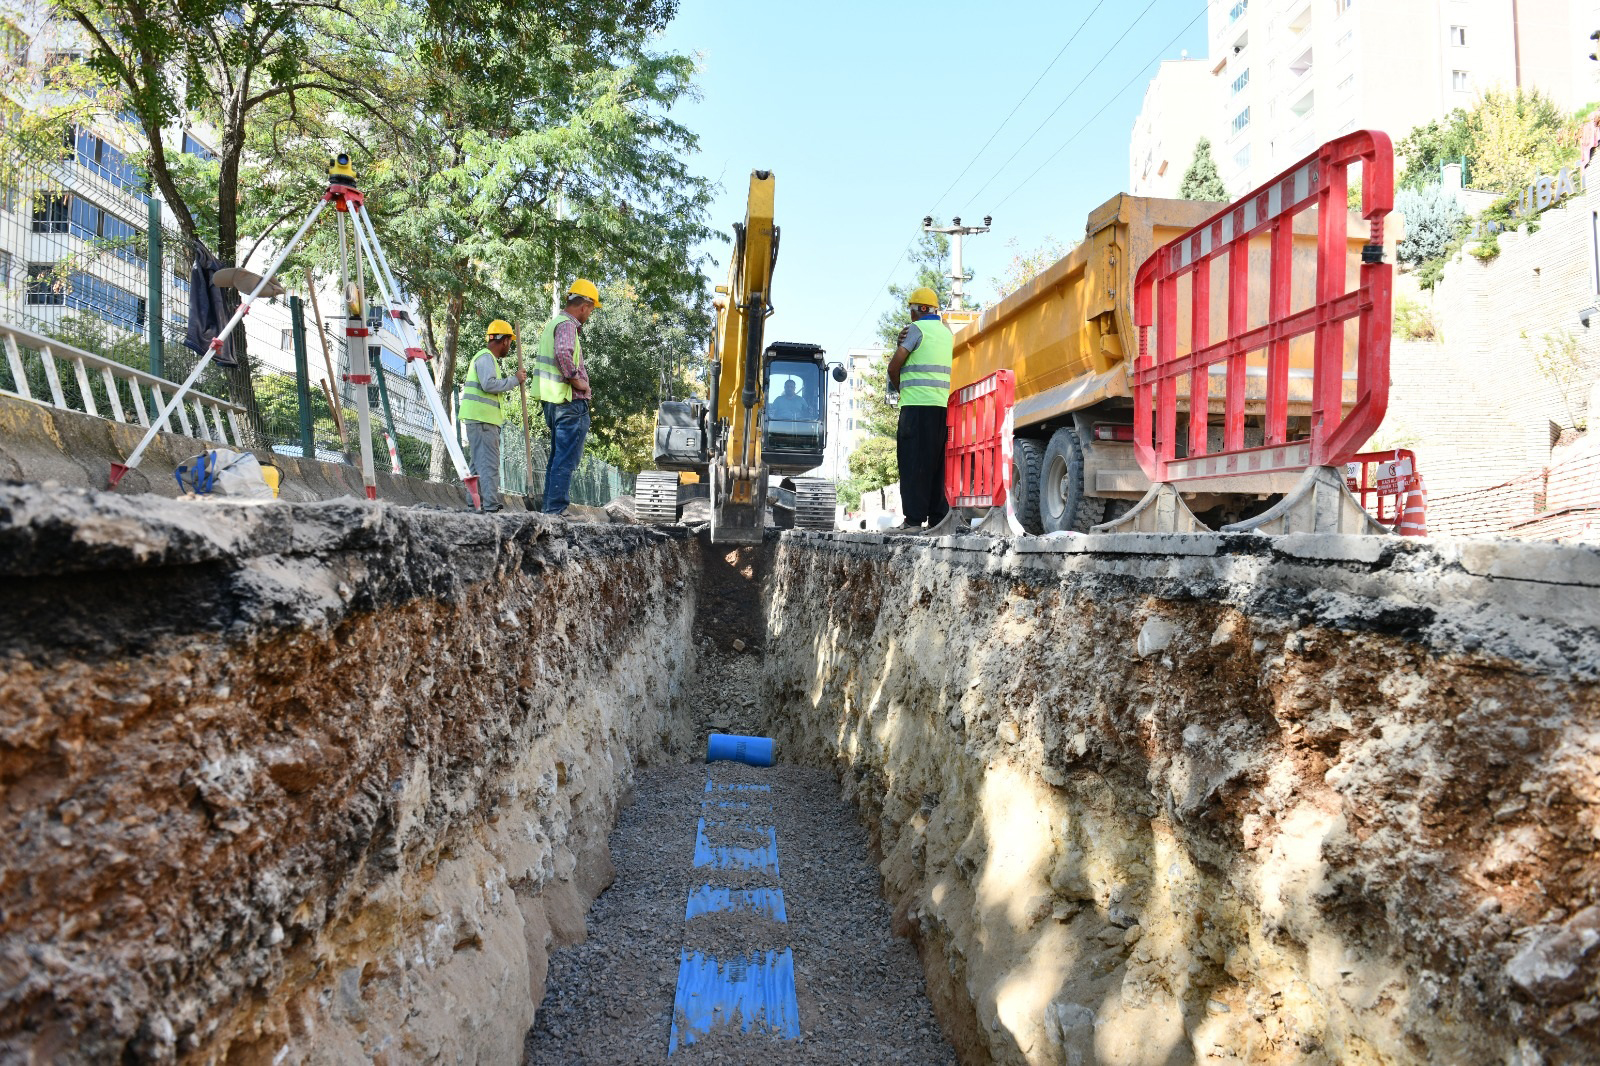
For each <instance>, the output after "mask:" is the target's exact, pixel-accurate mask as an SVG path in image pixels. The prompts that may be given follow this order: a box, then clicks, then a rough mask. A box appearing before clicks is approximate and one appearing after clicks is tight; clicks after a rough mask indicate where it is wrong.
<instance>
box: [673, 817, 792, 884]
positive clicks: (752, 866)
mask: <svg viewBox="0 0 1600 1066" xmlns="http://www.w3.org/2000/svg"><path fill="white" fill-rule="evenodd" d="M708 825H709V827H710V828H712V829H722V828H724V827H727V828H733V829H741V830H744V831H746V832H753V833H756V834H759V835H761V836H765V837H766V838H767V842H766V844H764V845H762V846H761V847H756V848H746V847H740V846H738V845H734V844H718V845H713V844H712V843H711V842H710V841H709V840H707V839H706V829H707V827H708ZM694 865H695V867H696V868H699V867H701V866H709V867H711V868H712V869H714V870H759V871H761V872H762V873H769V874H771V875H772V876H773V877H774V878H776V877H777V876H778V830H777V828H776V827H774V826H770V825H761V826H743V825H734V824H733V823H731V822H711V823H707V822H706V820H705V819H704V818H701V819H700V824H699V826H698V827H697V828H696V829H695V833H694Z"/></svg>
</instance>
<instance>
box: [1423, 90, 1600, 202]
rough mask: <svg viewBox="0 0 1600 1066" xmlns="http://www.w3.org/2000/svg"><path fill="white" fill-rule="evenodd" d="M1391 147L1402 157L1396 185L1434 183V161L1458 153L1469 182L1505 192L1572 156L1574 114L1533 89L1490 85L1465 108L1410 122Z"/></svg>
mask: <svg viewBox="0 0 1600 1066" xmlns="http://www.w3.org/2000/svg"><path fill="white" fill-rule="evenodd" d="M1579 114H1580V115H1587V114H1588V109H1585V110H1583V111H1581V112H1579ZM1395 151H1396V153H1397V154H1398V155H1399V156H1400V157H1401V158H1402V159H1404V160H1405V165H1404V167H1403V168H1402V169H1401V172H1400V177H1399V179H1398V182H1397V184H1398V186H1399V187H1400V188H1405V189H1421V188H1424V187H1425V186H1428V185H1437V184H1438V183H1439V168H1440V167H1442V166H1443V165H1444V164H1446V163H1453V162H1457V161H1459V160H1462V159H1464V160H1466V164H1467V172H1466V175H1465V179H1466V182H1467V185H1468V186H1469V187H1470V188H1474V189H1487V190H1491V191H1494V192H1500V193H1511V192H1513V191H1515V190H1519V189H1521V188H1523V187H1525V186H1526V185H1527V184H1528V183H1529V182H1530V181H1532V180H1533V178H1534V177H1535V176H1536V175H1538V174H1549V173H1554V172H1555V171H1556V170H1559V169H1560V168H1561V167H1562V166H1564V165H1567V164H1569V163H1570V162H1572V161H1573V160H1574V159H1576V157H1577V151H1578V147H1577V138H1576V116H1573V117H1568V116H1564V115H1562V113H1561V111H1560V109H1559V108H1558V107H1557V106H1556V104H1555V102H1554V101H1552V100H1551V99H1550V98H1549V97H1548V96H1545V95H1544V94H1543V93H1541V92H1540V91H1539V90H1537V89H1522V88H1517V89H1490V90H1489V91H1488V92H1486V93H1484V94H1483V95H1482V96H1481V97H1479V98H1478V100H1477V101H1476V102H1475V103H1474V104H1473V105H1472V107H1471V108H1470V109H1468V108H1459V107H1458V108H1456V109H1455V110H1454V111H1452V112H1450V114H1449V115H1447V116H1445V118H1444V119H1442V120H1437V121H1433V122H1426V123H1423V124H1422V125H1420V126H1418V127H1416V128H1415V129H1413V130H1412V131H1411V132H1410V133H1409V134H1407V135H1406V136H1405V137H1403V138H1401V140H1400V142H1399V143H1398V144H1397V145H1395Z"/></svg>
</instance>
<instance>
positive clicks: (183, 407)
mask: <svg viewBox="0 0 1600 1066" xmlns="http://www.w3.org/2000/svg"><path fill="white" fill-rule="evenodd" d="M0 342H3V344H4V346H5V350H6V364H7V365H8V366H9V367H10V370H11V380H12V383H13V384H14V386H15V387H14V388H11V389H5V388H0V393H4V394H6V395H10V396H18V397H21V398H22V399H24V400H31V401H32V402H34V403H40V404H43V403H48V404H50V405H52V406H55V407H58V408H60V409H61V410H63V411H79V410H81V411H83V412H84V413H85V414H91V415H94V416H95V417H96V418H115V419H116V420H117V421H118V422H124V423H126V422H129V421H130V420H129V418H128V410H127V407H126V406H124V404H123V399H124V397H126V398H128V399H129V400H131V402H132V406H133V413H134V415H135V416H136V417H137V418H138V422H139V425H141V426H144V427H145V428H146V429H149V428H150V415H149V409H148V408H147V407H146V406H145V394H146V393H147V392H148V393H149V394H151V395H152V396H153V397H154V400H155V403H156V404H157V406H156V408H155V411H156V413H157V414H159V413H160V412H161V408H162V407H163V406H165V404H166V397H167V396H168V395H170V394H171V393H173V392H175V391H176V390H177V388H178V386H177V383H176V382H172V381H167V380H166V379H165V378H158V377H156V376H154V375H153V374H146V373H145V372H144V371H142V370H135V369H134V368H133V367H131V366H124V365H123V364H122V363H118V362H116V361H115V360H111V359H104V358H101V357H100V356H98V355H95V354H94V353H93V352H86V351H83V350H82V349H81V348H74V347H72V346H71V345H70V344H63V343H62V342H60V341H58V340H53V339H51V338H49V337H43V336H40V335H39V334H37V333H31V332H29V331H28V330H25V329H20V328H18V327H16V326H13V325H10V324H8V323H4V322H0ZM30 357H32V358H36V359H38V360H39V361H40V362H41V363H43V364H44V378H45V383H46V385H47V386H48V390H49V393H50V395H49V397H48V398H47V397H43V396H34V395H33V389H32V387H31V386H30V385H29V384H28V373H27V370H28V367H27V363H26V361H25V360H27V359H28V358H30ZM63 367H65V368H66V369H67V370H68V371H69V372H71V373H72V374H73V375H75V377H76V379H77V383H78V395H79V397H80V403H81V404H82V406H81V407H73V406H72V405H70V404H69V403H68V402H67V396H66V392H65V391H64V390H63V389H62V387H61V373H62V368H63ZM91 375H94V376H98V377H99V379H100V381H101V383H102V384H103V385H104V387H105V398H106V401H107V403H108V405H109V406H110V408H111V411H110V413H109V414H102V413H101V411H100V403H99V401H98V400H97V399H96V398H95V394H94V388H93V387H92V385H91ZM119 385H120V386H121V388H119ZM243 413H244V408H242V407H240V406H239V405H238V404H234V403H229V402H228V401H227V400H219V399H217V397H215V396H208V395H206V394H205V393H203V392H194V391H190V392H189V393H188V394H187V395H186V396H185V397H184V402H183V403H181V404H179V405H178V406H177V407H176V408H175V409H174V411H173V414H174V415H175V416H176V417H177V419H178V424H179V425H180V426H181V427H182V428H183V434H184V436H186V437H194V438H197V439H199V440H206V441H211V442H212V443H215V444H229V443H230V437H231V443H232V444H233V445H234V446H236V447H244V434H243V433H242V432H241V430H240V426H239V416H240V415H242V414H243ZM161 428H162V429H164V430H167V431H169V432H170V431H171V430H172V426H171V425H170V422H169V423H168V424H164V425H163V426H162V427H161Z"/></svg>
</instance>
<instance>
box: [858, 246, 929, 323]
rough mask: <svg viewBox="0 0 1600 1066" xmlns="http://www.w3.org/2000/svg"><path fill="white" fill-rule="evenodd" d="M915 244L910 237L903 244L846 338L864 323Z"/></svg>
mask: <svg viewBox="0 0 1600 1066" xmlns="http://www.w3.org/2000/svg"><path fill="white" fill-rule="evenodd" d="M921 235H922V230H921V229H920V228H919V229H918V230H917V236H921ZM916 242H917V238H916V237H912V238H911V239H910V240H909V241H907V242H906V243H905V246H904V247H902V248H901V249H900V255H899V256H898V257H897V258H896V259H895V261H894V266H892V267H890V268H889V273H887V274H885V275H884V276H883V280H882V281H881V282H879V283H878V286H877V287H876V288H875V289H873V290H872V297H871V298H870V299H869V300H868V301H867V306H866V307H865V308H864V309H863V310H862V312H861V317H860V318H857V319H856V321H855V325H853V326H851V327H850V332H849V333H847V334H846V336H851V335H853V334H854V333H855V331H856V330H857V329H859V328H860V326H861V323H862V322H864V321H866V318H867V316H868V315H870V314H871V313H872V309H873V308H874V307H876V306H877V304H878V296H879V295H880V294H881V293H882V292H883V291H884V290H885V289H887V288H888V287H889V282H891V281H893V280H894V272H895V271H896V270H899V269H900V264H901V263H903V262H905V259H906V253H907V252H909V251H910V250H911V246H912V245H913V244H915V243H916Z"/></svg>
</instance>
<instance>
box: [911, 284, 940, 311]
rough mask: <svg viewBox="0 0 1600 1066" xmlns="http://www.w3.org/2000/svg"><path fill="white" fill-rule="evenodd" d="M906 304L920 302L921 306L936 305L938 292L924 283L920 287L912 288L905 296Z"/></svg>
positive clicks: (937, 303)
mask: <svg viewBox="0 0 1600 1066" xmlns="http://www.w3.org/2000/svg"><path fill="white" fill-rule="evenodd" d="M906 304H907V305H908V306H909V305H911V304H921V305H922V306H923V307H938V306H939V294H938V293H936V292H934V291H933V290H932V289H930V288H928V287H927V286H926V285H924V286H923V287H922V288H920V289H912V290H911V295H910V296H907V297H906Z"/></svg>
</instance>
